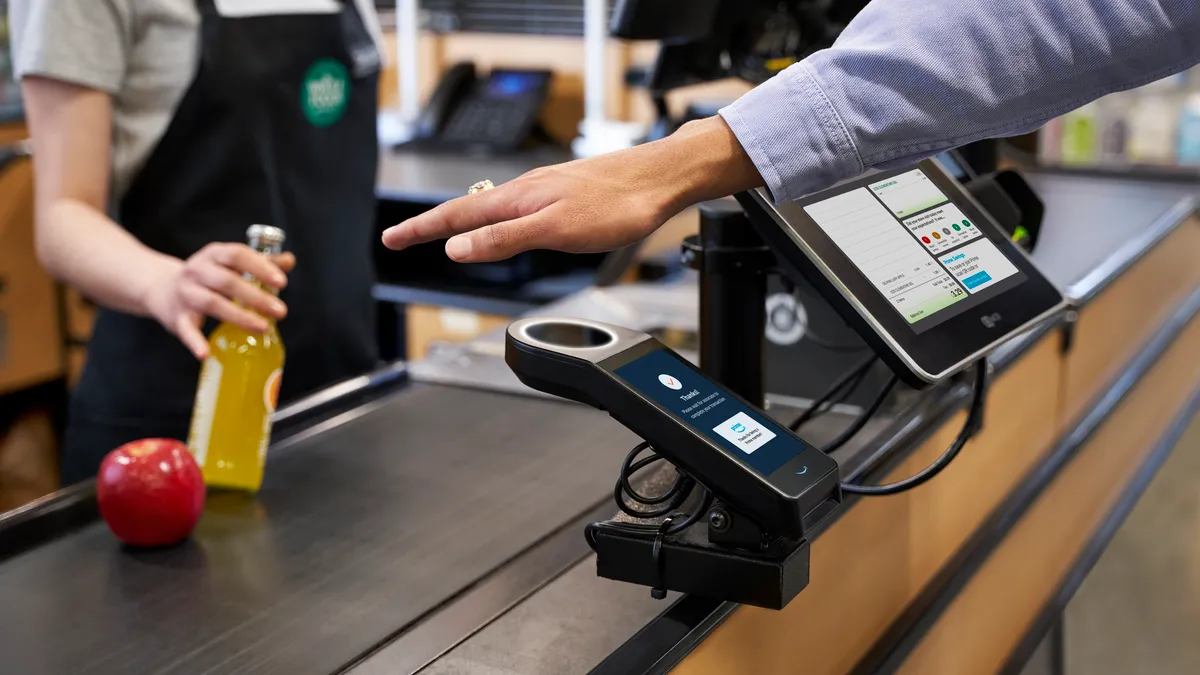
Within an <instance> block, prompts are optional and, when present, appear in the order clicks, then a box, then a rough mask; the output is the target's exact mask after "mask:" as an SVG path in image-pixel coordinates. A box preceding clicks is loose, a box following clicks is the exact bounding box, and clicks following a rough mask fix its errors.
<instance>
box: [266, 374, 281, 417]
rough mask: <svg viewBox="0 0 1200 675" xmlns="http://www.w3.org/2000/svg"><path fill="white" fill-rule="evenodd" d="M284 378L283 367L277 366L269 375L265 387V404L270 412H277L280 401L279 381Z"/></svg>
mask: <svg viewBox="0 0 1200 675" xmlns="http://www.w3.org/2000/svg"><path fill="white" fill-rule="evenodd" d="M282 380H283V369H282V368H276V369H275V370H274V371H273V372H272V373H271V374H270V375H268V376H267V384H266V386H265V387H263V405H265V406H267V412H268V413H273V412H275V405H276V404H277V403H278V402H279V383H280V382H281V381H282Z"/></svg>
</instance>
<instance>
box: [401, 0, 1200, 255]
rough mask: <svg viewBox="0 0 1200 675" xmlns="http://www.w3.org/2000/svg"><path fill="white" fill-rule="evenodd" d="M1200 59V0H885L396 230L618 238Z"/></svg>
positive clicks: (512, 237) (1038, 120) (1048, 114)
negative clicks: (657, 133) (614, 145)
mask: <svg viewBox="0 0 1200 675" xmlns="http://www.w3.org/2000/svg"><path fill="white" fill-rule="evenodd" d="M1197 62H1200V3H1197V2H1196V0H874V1H873V2H871V3H870V4H869V5H868V6H867V7H866V9H864V10H863V12H861V13H860V14H859V16H857V17H856V18H855V19H854V21H852V22H851V24H850V25H849V26H848V27H847V28H846V30H845V31H844V32H843V33H842V35H841V36H840V37H839V39H838V41H837V43H836V44H835V45H834V47H832V48H830V49H828V50H824V51H822V52H819V53H817V54H814V55H813V56H811V57H809V58H807V59H805V60H804V61H802V62H801V63H798V64H796V65H794V66H792V67H791V68H789V69H787V70H786V71H784V72H783V73H780V74H779V75H777V76H776V77H774V78H772V79H771V80H769V81H768V82H766V83H764V84H763V85H761V86H759V87H757V88H755V89H754V90H753V91H751V92H750V93H748V94H747V95H746V96H744V97H742V98H741V99H739V100H738V101H737V102H735V103H734V104H733V105H731V106H729V107H727V108H725V109H723V110H722V111H721V114H720V116H719V117H716V118H711V119H707V120H701V121H699V122H693V123H690V124H687V125H684V127H683V128H682V129H681V130H680V131H679V132H677V133H675V134H673V135H672V136H670V137H668V138H666V139H663V140H662V141H658V142H655V143H648V144H646V145H643V146H639V147H636V148H632V149H629V150H624V151H621V152H618V153H613V154H611V155H606V156H601V157H597V158H592V159H586V160H579V161H575V162H570V163H567V164H563V165H559V166H555V167H549V168H547V169H541V170H539V171H537V172H534V173H533V174H529V175H526V176H522V177H521V178H518V179H516V180H514V181H512V182H511V183H508V184H505V185H501V186H499V187H497V188H496V189H494V190H489V191H487V192H482V193H476V194H474V195H469V196H467V197H463V198H460V199H456V200H454V201H451V202H448V203H446V204H443V205H442V206H440V207H438V208H436V209H433V210H432V211H429V212H428V213H426V214H422V215H420V216H417V217H416V218H413V219H410V220H408V221H405V222H404V223H401V224H399V225H397V226H395V227H393V228H391V229H389V230H388V231H387V232H385V233H384V239H383V240H384V244H385V245H386V246H388V247H390V248H394V249H400V248H404V247H406V246H410V245H412V244H415V243H419V242H424V241H431V240H434V239H440V238H444V237H452V238H451V239H450V241H449V242H447V246H446V250H447V254H448V255H449V256H450V257H451V258H453V259H454V260H457V261H460V262H482V261H488V260H496V259H501V258H506V257H509V256H512V255H514V254H516V253H520V252H522V251H526V250H529V249H534V248H549V249H555V250H563V251H575V252H579V251H597V250H604V249H607V248H611V247H615V246H620V245H623V244H627V243H631V242H633V241H637V240H638V239H639V238H641V237H644V236H645V235H646V234H648V233H649V232H651V231H652V230H653V229H655V228H656V227H658V226H659V225H661V224H662V223H663V222H665V220H666V219H667V218H669V217H670V216H671V215H674V214H675V213H677V212H678V211H679V210H681V209H682V208H684V207H686V206H687V205H689V204H692V203H695V202H696V201H699V200H703V199H709V198H714V197H720V196H724V195H728V194H731V193H733V192H736V191H739V190H745V189H749V188H752V187H758V186H761V185H764V184H765V185H766V186H767V187H768V188H770V190H771V192H772V195H773V196H774V198H775V199H777V200H786V199H794V198H796V197H798V196H801V195H803V194H806V193H811V192H815V191H817V190H819V189H823V188H825V187H828V186H829V185H832V184H833V183H835V182H837V181H839V180H842V179H845V178H850V177H853V176H856V175H858V174H860V173H862V172H863V171H864V170H866V169H868V168H886V167H889V166H892V165H895V164H901V163H906V162H915V161H917V160H919V159H923V158H926V157H930V156H933V155H935V154H937V153H938V152H941V151H942V150H945V149H947V148H951V147H956V146H959V145H963V144H965V143H968V142H971V141H975V140H980V139H983V138H990V137H996V136H1003V135H1013V134H1019V133H1023V132H1027V131H1030V130H1033V129H1036V128H1038V127H1039V126H1040V125H1041V124H1043V123H1044V122H1046V121H1047V120H1049V119H1051V118H1053V117H1055V116H1057V115H1059V114H1062V113H1064V112H1067V111H1069V110H1071V109H1073V108H1076V107H1078V106H1080V105H1082V104H1084V103H1086V102H1088V101H1090V100H1094V99H1096V98H1099V97H1100V96H1102V95H1104V94H1107V93H1109V92H1112V91H1116V90H1121V89H1129V88H1133V87H1136V86H1138V85H1141V84H1144V83H1147V82H1150V81H1152V80H1155V79H1159V78H1161V77H1164V76H1166V75H1169V74H1172V73H1176V72H1180V71H1182V70H1184V69H1185V68H1187V67H1189V66H1192V65H1194V64H1196V63H1197ZM480 178H481V179H482V178H487V176H480Z"/></svg>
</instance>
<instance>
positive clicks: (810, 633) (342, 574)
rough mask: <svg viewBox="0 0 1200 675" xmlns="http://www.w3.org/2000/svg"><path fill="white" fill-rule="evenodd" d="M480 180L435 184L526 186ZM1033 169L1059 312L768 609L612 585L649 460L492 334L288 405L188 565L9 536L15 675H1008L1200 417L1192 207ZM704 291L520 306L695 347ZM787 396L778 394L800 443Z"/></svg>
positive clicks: (873, 433)
mask: <svg viewBox="0 0 1200 675" xmlns="http://www.w3.org/2000/svg"><path fill="white" fill-rule="evenodd" d="M410 160H411V158H409V159H408V160H406V159H405V158H403V157H397V156H395V155H386V156H385V157H384V159H383V162H384V166H383V169H382V171H381V186H380V194H381V197H383V198H385V199H387V198H390V197H391V198H394V197H395V195H396V194H397V191H398V190H400V189H409V188H405V187H403V186H404V185H409V186H411V185H415V184H417V182H418V180H426V179H429V180H430V181H431V182H429V183H427V184H425V185H424V186H422V187H420V188H418V189H420V190H424V191H427V192H428V193H429V196H430V197H431V198H434V199H440V198H441V194H440V193H439V192H438V190H440V189H443V188H442V187H440V184H439V183H437V182H436V181H433V179H430V177H431V176H437V175H438V174H439V171H440V170H432V169H431V170H423V169H421V168H420V167H414V166H412V165H411V164H406V162H410ZM475 168H477V169H478V170H479V171H481V172H482V173H479V174H476V173H474V171H472V175H471V176H464V175H461V171H460V170H459V169H457V168H455V167H454V166H451V165H447V167H444V169H445V171H447V172H449V173H450V174H452V175H448V176H447V177H445V180H444V183H445V184H450V185H451V188H450V189H452V190H455V191H456V194H457V193H459V192H461V190H462V188H463V187H464V186H465V185H469V184H470V183H471V182H474V181H475V180H478V179H479V178H481V177H488V178H491V179H493V180H496V181H501V180H504V179H506V178H507V177H511V176H508V175H507V174H504V173H503V172H502V171H500V170H498V169H496V168H493V167H487V168H486V169H485V168H481V167H475ZM513 170H515V171H516V173H520V172H521V169H520V168H519V167H514V169H513ZM1029 178H1030V181H1031V182H1032V183H1033V185H1034V186H1035V188H1036V189H1037V190H1038V191H1039V194H1040V195H1041V197H1042V198H1043V199H1044V201H1045V202H1046V205H1047V212H1046V219H1045V223H1044V226H1043V231H1042V234H1041V239H1040V241H1039V244H1038V247H1037V250H1036V251H1035V253H1034V259H1035V261H1036V262H1037V263H1038V265H1039V266H1040V268H1041V269H1042V270H1043V271H1044V272H1045V273H1046V274H1047V275H1048V276H1049V277H1050V278H1051V279H1052V280H1053V281H1055V283H1057V284H1059V285H1060V287H1061V288H1063V289H1064V290H1065V292H1066V293H1067V295H1068V296H1069V297H1070V299H1071V301H1072V303H1073V305H1074V307H1073V311H1072V312H1070V313H1069V315H1068V316H1067V317H1065V318H1060V319H1056V320H1053V321H1050V322H1047V323H1045V324H1043V325H1041V326H1039V327H1037V328H1035V329H1033V330H1031V331H1030V332H1028V333H1026V334H1023V335H1021V336H1018V337H1017V338H1015V339H1013V340H1012V341H1011V342H1009V343H1008V344H1006V345H1005V346H1004V347H1002V348H1001V349H1000V350H999V351H998V352H996V353H995V354H994V355H993V356H992V357H991V365H992V367H993V369H994V375H993V379H992V385H991V392H990V395H989V399H988V403H987V410H986V417H985V420H984V426H983V429H982V431H981V432H980V434H979V435H978V436H976V437H975V439H974V440H972V441H971V442H970V443H969V444H968V445H967V446H966V449H965V450H964V451H963V453H962V455H961V456H960V457H959V458H958V459H957V460H956V461H955V462H954V464H952V465H951V466H950V467H949V468H947V470H946V471H945V472H943V473H942V474H941V475H939V476H938V477H937V478H936V479H934V480H933V481H931V482H930V483H929V484H927V485H925V486H923V487H921V488H920V489H917V490H914V491H912V492H909V493H905V494H902V495H898V496H894V497H887V498H867V499H857V500H855V499H848V500H847V501H846V503H845V504H844V505H843V507H842V509H841V510H840V512H839V513H838V515H837V517H836V518H834V519H830V520H829V521H827V522H826V523H824V524H823V525H822V528H821V529H820V531H818V532H817V533H816V534H815V536H814V537H812V553H811V583H810V585H809V586H808V587H807V588H806V589H805V590H804V591H803V592H801V594H800V595H799V596H798V597H796V598H795V599H794V600H793V601H792V602H791V603H790V604H789V605H788V606H787V607H785V608H784V609H783V610H781V611H770V610H765V609H759V608H754V607H749V606H738V605H732V604H729V603H722V602H719V601H714V600H711V599H708V598H704V597H700V596H691V595H689V596H681V595H678V594H670V595H668V597H667V598H666V599H665V600H654V599H652V598H651V597H650V595H649V592H648V589H646V588H643V587H640V586H632V585H627V584H621V583H617V582H611V581H606V580H603V579H599V578H597V577H596V576H595V559H594V557H593V555H592V553H591V551H590V550H589V548H588V546H587V544H586V542H585V541H584V536H583V527H584V525H585V524H586V523H589V522H593V521H596V520H601V519H604V518H607V517H609V516H610V515H611V514H612V513H613V511H614V506H613V504H612V492H613V480H614V477H615V474H616V470H617V467H618V465H619V463H620V461H621V458H622V457H623V456H624V454H625V453H626V452H627V451H628V450H629V448H630V447H632V446H633V445H634V444H635V443H636V439H635V438H634V437H633V436H632V434H631V433H630V432H628V431H626V430H625V429H624V428H623V427H621V426H620V425H619V424H617V423H616V422H614V421H612V420H611V419H609V418H608V417H607V416H605V415H604V414H603V413H600V412H597V411H595V410H592V409H590V408H586V407H584V406H582V405H578V404H574V403H569V402H564V401H561V400H557V399H552V398H549V397H547V396H545V395H542V394H539V393H537V392H533V391H531V390H529V389H526V388H525V387H524V386H523V385H521V384H520V383H519V382H518V381H517V380H516V379H515V377H514V376H513V375H512V374H511V372H510V371H509V370H508V369H507V367H506V366H505V364H504V361H503V335H502V332H503V331H502V329H497V330H495V331H492V332H489V333H486V334H484V335H482V336H480V337H478V338H476V339H474V340H471V341H469V342H466V343H464V344H461V345H458V346H454V347H451V348H446V349H442V350H438V351H437V352H435V353H433V354H431V355H430V356H429V357H427V358H424V359H418V360H415V361H409V362H404V361H397V362H395V363H392V364H390V365H389V366H387V367H386V368H383V369H381V370H379V371H378V372H375V373H372V374H370V375H367V376H363V377H361V378H357V379H355V380H351V381H348V382H345V383H342V384H340V385H338V386H335V387H332V388H330V389H328V390H326V391H324V392H321V393H319V394H317V395H314V396H312V397H310V398H308V399H305V400H302V401H299V402H296V403H295V404H292V405H291V406H288V407H286V408H284V409H281V410H280V411H279V412H278V413H277V423H276V437H275V440H274V442H273V444H272V447H271V449H270V460H269V465H268V467H269V468H268V471H267V480H266V483H265V485H264V487H263V490H262V492H261V493H260V494H259V495H258V496H257V498H256V499H253V500H242V501H239V500H235V499H232V498H230V499H211V500H210V502H209V504H208V506H207V511H206V515H205V517H204V519H203V520H202V521H201V524H200V526H199V527H198V528H197V530H196V532H195V534H194V535H193V537H192V539H191V540H190V541H189V542H187V543H186V544H184V545H181V546H178V547H175V548H171V549H166V550H158V551H137V552H135V551H129V550H123V549H122V548H121V547H120V546H119V545H118V543H117V542H116V541H115V540H114V539H113V538H112V537H111V535H110V534H109V533H108V531H107V530H106V528H105V526H104V524H103V523H101V522H99V521H98V520H97V517H96V507H95V500H94V492H93V490H92V487H91V486H90V485H87V484H85V485H80V486H76V487H73V488H69V489H66V490H62V491H60V492H58V493H55V494H53V495H50V496H48V497H46V498H43V499H41V500H38V501H36V502H33V503H31V504H28V505H27V506H25V507H22V508H20V509H18V510H16V511H12V512H9V513H6V514H3V515H0V607H4V608H5V610H4V612H2V613H0V671H2V672H12V673H45V674H47V675H54V674H57V673H72V674H74V673H82V672H87V673H93V674H95V675H107V674H110V673H112V674H118V673H119V674H122V675H125V674H128V673H161V674H168V673H289V674H296V675H302V674H308V673H311V674H314V675H328V674H332V673H351V674H353V675H369V674H375V673H416V672H420V673H422V674H424V675H430V674H435V673H436V674H450V673H455V674H468V673H478V674H480V675H485V674H486V675H495V674H499V673H505V674H507V673H521V674H522V675H539V674H547V675H549V674H554V675H560V674H563V673H577V672H578V673H582V672H595V673H621V674H629V673H663V672H672V673H683V674H698V675H708V674H716V673H721V674H725V673H790V672H805V673H831V674H832V673H868V672H902V673H921V674H927V673H953V674H957V673H984V672H1004V673H1017V672H1019V671H1020V668H1021V666H1022V665H1023V663H1024V662H1025V660H1026V659H1027V658H1028V656H1029V655H1030V654H1031V653H1032V651H1033V649H1034V648H1035V647H1036V646H1037V645H1038V644H1039V643H1040V642H1041V640H1042V638H1043V636H1045V635H1046V634H1047V632H1048V631H1049V630H1050V628H1051V627H1053V626H1054V625H1056V623H1057V622H1058V621H1059V617H1060V616H1061V610H1062V608H1063V605H1064V603H1065V602H1066V601H1067V600H1068V599H1069V598H1070V596H1071V593H1072V592H1073V590H1074V589H1075V588H1076V587H1077V586H1078V584H1079V583H1080V582H1081V580H1082V578H1083V577H1084V576H1085V575H1086V573H1087V570H1088V569H1089V567H1090V565H1091V564H1092V563H1093V562H1094V561H1095V559H1096V557H1097V556H1098V555H1099V552H1100V551H1101V550H1103V547H1104V545H1105V543H1106V541H1107V539H1108V538H1109V537H1111V535H1112V533H1113V531H1114V530H1115V529H1116V526H1117V525H1119V523H1120V522H1121V519H1122V518H1123V517H1124V515H1125V514H1126V513H1128V511H1129V510H1130V509H1131V508H1132V506H1133V504H1134V503H1135V502H1136V500H1137V497H1138V495H1139V494H1140V492H1141V491H1142V490H1143V489H1144V488H1145V486H1146V484H1147V483H1148V481H1149V479H1150V477H1152V476H1153V475H1154V472H1155V470H1156V469H1157V467H1158V466H1159V465H1160V464H1161V463H1162V461H1163V459H1164V458H1165V457H1166V455H1167V454H1168V453H1169V452H1170V450H1171V449H1172V448H1173V446H1174V440H1175V439H1176V438H1177V437H1178V436H1179V434H1180V433H1182V429H1183V427H1184V426H1185V425H1186V423H1187V422H1188V421H1189V420H1190V419H1191V418H1192V417H1193V416H1194V414H1195V413H1196V412H1197V411H1198V410H1200V361H1198V360H1197V359H1196V358H1195V354H1197V353H1198V352H1200V264H1198V263H1200V202H1197V201H1196V199H1195V197H1194V195H1195V194H1196V189H1195V187H1194V186H1188V185H1181V184H1172V183H1149V182H1146V183H1141V182H1134V181H1129V180H1112V179H1100V178H1087V177H1074V176H1064V175H1055V174H1039V173H1034V174H1032V175H1030V176H1029ZM393 291H394V289H393ZM380 292H381V293H386V292H388V291H387V289H381V291H380ZM696 293H697V287H696V282H695V280H694V279H693V278H691V277H689V276H687V275H684V276H683V277H681V278H678V279H676V280H674V281H672V282H670V283H633V284H622V285H615V286H610V287H605V288H597V287H591V286H589V287H586V288H583V289H582V290H578V291H575V292H571V293H569V294H567V295H565V296H564V297H561V298H560V299H558V300H555V301H553V302H550V303H549V304H545V305H540V306H536V307H532V308H526V309H525V310H524V311H522V313H523V314H526V315H551V314H553V315H557V316H568V317H569V316H576V317H581V318H590V319H596V320H601V321H606V322H610V323H615V324H621V325H625V326H628V327H630V328H633V329H638V330H644V331H675V332H676V333H683V334H686V333H687V332H689V331H691V332H695V331H696V325H697V307H696V303H697V300H696ZM681 353H684V354H685V355H688V356H692V357H694V353H693V354H688V353H687V352H686V351H683V350H681ZM770 367H771V365H770V363H768V368H770ZM969 395H970V392H969V390H968V389H967V387H966V386H965V385H962V384H956V383H949V384H946V385H942V386H938V387H934V388H932V389H929V390H927V391H924V392H920V393H917V392H914V391H911V390H907V389H905V388H903V387H901V388H898V390H897V391H896V392H894V394H893V396H892V400H891V401H889V403H888V404H887V405H886V406H885V407H884V409H883V411H882V412H881V414H880V415H878V416H877V418H876V419H874V420H873V421H872V422H871V424H870V425H868V426H867V427H866V429H864V430H863V431H862V432H861V433H860V434H859V435H858V436H856V437H855V438H854V439H853V440H852V441H851V442H850V443H848V444H847V445H846V446H844V447H843V448H841V449H839V450H838V451H837V453H836V455H835V457H836V459H837V460H838V462H839V464H840V465H841V466H842V467H843V472H844V476H845V477H847V478H850V479H857V480H865V481H881V480H887V479H889V478H897V477H903V476H907V475H910V474H912V473H913V472H914V471H915V470H918V469H920V468H921V467H923V466H925V465H927V464H928V463H929V462H930V461H931V460H932V459H933V458H934V457H936V456H937V455H938V454H940V452H941V451H942V450H943V449H944V448H945V446H946V445H947V444H948V443H949V441H950V440H951V439H952V438H953V437H954V435H955V434H956V433H957V431H958V429H959V428H960V427H961V425H962V422H963V417H964V415H965V407H966V404H967V402H968V398H969ZM787 400H790V399H780V398H779V397H776V398H775V399H772V397H770V396H768V403H769V404H770V405H769V412H770V413H771V414H772V415H773V416H774V417H776V418H778V419H780V420H781V421H785V422H786V421H788V420H790V419H793V418H794V417H795V416H796V415H797V414H799V412H800V410H798V409H797V408H795V407H792V406H790V405H788V404H787ZM849 419H850V417H849V416H846V415H840V414H837V413H836V412H835V413H833V414H830V415H827V416H825V417H822V418H819V419H818V420H816V421H815V422H814V423H813V424H812V425H811V426H809V427H806V433H805V436H806V438H809V439H811V440H812V441H813V442H814V443H816V444H818V445H820V444H821V443H822V442H823V441H825V440H828V439H830V438H833V437H834V436H836V435H837V434H838V432H839V431H840V430H841V429H842V428H843V426H844V425H845V424H846V423H847V422H848V420H849Z"/></svg>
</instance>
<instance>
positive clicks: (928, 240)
mask: <svg viewBox="0 0 1200 675" xmlns="http://www.w3.org/2000/svg"><path fill="white" fill-rule="evenodd" d="M921 241H923V242H925V243H926V244H932V243H933V241H932V240H931V239H930V238H929V237H921Z"/></svg>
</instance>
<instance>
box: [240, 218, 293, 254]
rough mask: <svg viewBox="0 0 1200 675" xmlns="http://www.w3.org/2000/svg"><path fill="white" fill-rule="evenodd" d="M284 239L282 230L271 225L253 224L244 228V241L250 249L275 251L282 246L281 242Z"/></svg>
mask: <svg viewBox="0 0 1200 675" xmlns="http://www.w3.org/2000/svg"><path fill="white" fill-rule="evenodd" d="M286 238H287V237H286V235H284V233H283V230H281V229H279V228H278V227H275V226H273V225H258V224H255V225H251V226H250V227H248V228H246V241H248V242H249V243H250V246H251V247H252V248H257V249H266V248H270V249H277V248H279V247H281V246H283V240H284V239H286Z"/></svg>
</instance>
